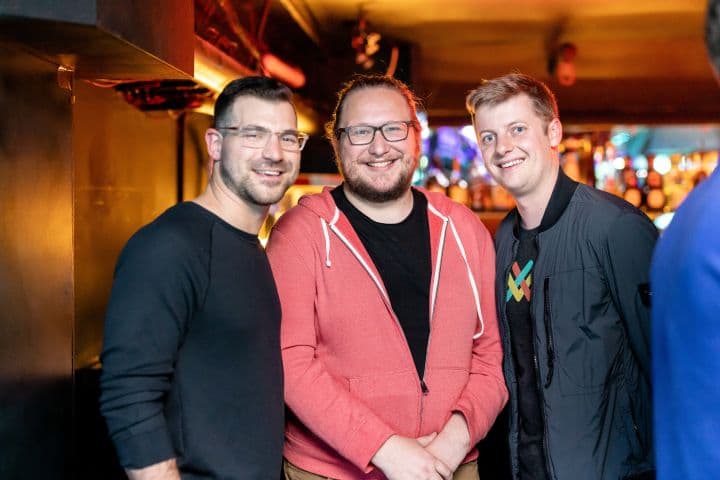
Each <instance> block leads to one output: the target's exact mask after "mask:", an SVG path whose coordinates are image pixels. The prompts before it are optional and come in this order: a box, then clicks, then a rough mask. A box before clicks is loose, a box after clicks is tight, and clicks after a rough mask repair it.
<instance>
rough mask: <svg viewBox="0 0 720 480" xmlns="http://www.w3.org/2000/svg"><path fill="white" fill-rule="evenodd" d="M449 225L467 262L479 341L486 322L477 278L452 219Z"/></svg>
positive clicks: (474, 337)
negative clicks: (481, 308)
mask: <svg viewBox="0 0 720 480" xmlns="http://www.w3.org/2000/svg"><path fill="white" fill-rule="evenodd" d="M448 223H450V230H452V233H453V237H454V238H455V243H456V244H457V246H458V250H460V256H462V259H463V261H464V262H465V268H466V269H467V275H468V280H469V281H470V288H471V289H472V292H473V300H475V311H476V312H477V316H478V326H479V327H480V329H479V330H478V332H477V333H475V335H473V340H477V339H478V338H480V337H481V336H482V334H483V333H485V322H483V316H482V311H481V310H480V294H479V293H478V288H477V284H476V283H475V278H474V277H473V274H472V270H470V263H469V262H468V259H467V255H466V254H465V247H464V246H463V244H462V241H461V240H460V235H458V233H457V230H456V229H455V224H454V223H453V221H452V219H450V218H448Z"/></svg>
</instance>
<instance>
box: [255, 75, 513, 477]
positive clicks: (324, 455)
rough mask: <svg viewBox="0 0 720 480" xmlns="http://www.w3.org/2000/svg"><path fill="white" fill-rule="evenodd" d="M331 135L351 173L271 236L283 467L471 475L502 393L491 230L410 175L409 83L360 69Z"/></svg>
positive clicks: (414, 125)
mask: <svg viewBox="0 0 720 480" xmlns="http://www.w3.org/2000/svg"><path fill="white" fill-rule="evenodd" d="M328 137H329V138H330V140H331V142H332V144H333V147H334V149H335V154H336V158H337V163H338V166H339V168H340V172H341V173H342V175H343V179H344V182H343V184H342V185H341V186H339V187H337V188H334V189H325V190H324V191H323V192H322V193H320V194H317V195H311V196H306V197H303V198H302V199H301V200H300V202H299V205H298V206H296V207H295V208H293V209H292V210H290V211H289V212H287V213H286V214H285V215H284V216H283V217H282V218H281V219H280V221H279V222H278V224H277V225H276V226H275V228H274V229H273V233H272V235H271V237H270V241H269V243H268V249H267V251H268V256H269V259H270V263H271V266H272V269H273V273H274V276H275V279H276V282H277V287H278V293H279V295H280V301H281V305H282V311H283V317H282V327H281V346H282V354H283V363H284V372H285V401H286V403H287V405H288V406H289V408H290V411H291V414H290V416H289V418H288V420H287V423H286V428H285V447H284V456H285V459H286V462H285V475H286V478H287V479H289V480H296V479H298V480H299V479H303V480H304V479H328V478H330V479H339V480H344V479H385V478H388V479H391V480H404V479H433V480H439V479H444V480H449V479H454V480H466V479H467V480H471V479H477V478H478V473H477V465H476V463H475V459H476V458H477V452H476V451H475V449H474V447H473V446H474V445H475V444H476V443H477V442H478V440H480V439H482V438H483V437H484V436H485V435H486V433H487V432H488V430H489V429H490V427H491V426H492V424H493V422H494V421H495V417H496V416H497V414H498V413H499V412H500V410H501V409H502V407H503V406H504V404H505V402H506V401H507V390H506V387H505V383H504V380H503V376H502V370H501V358H502V347H501V345H500V341H499V337H498V327H497V319H496V313H495V301H494V278H495V271H494V268H495V267H494V266H495V251H494V248H493V243H492V240H491V237H490V234H489V233H488V231H487V230H486V229H485V227H484V226H483V225H482V223H481V222H480V221H478V219H477V218H476V217H475V215H474V214H473V213H472V212H471V211H470V210H468V209H467V208H466V207H464V206H461V205H459V204H457V203H455V202H452V201H451V200H449V199H448V198H447V197H445V196H444V195H440V194H436V193H429V192H426V191H424V190H421V189H416V188H411V186H410V185H411V178H412V174H413V171H414V170H415V168H416V166H417V161H418V157H419V154H420V125H419V123H418V119H417V113H416V100H415V97H414V95H413V93H412V92H411V91H410V90H409V89H408V87H407V86H406V85H404V84H403V83H402V82H400V81H398V80H395V79H393V78H390V77H381V76H360V77H356V78H355V79H354V80H352V81H351V82H350V83H348V84H347V85H346V86H345V87H344V88H343V90H341V92H340V94H339V98H338V103H337V105H336V108H335V112H334V114H333V120H332V121H331V122H330V124H329V125H328Z"/></svg>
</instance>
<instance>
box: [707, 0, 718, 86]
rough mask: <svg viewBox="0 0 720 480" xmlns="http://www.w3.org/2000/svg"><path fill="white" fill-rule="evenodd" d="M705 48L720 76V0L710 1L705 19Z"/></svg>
mask: <svg viewBox="0 0 720 480" xmlns="http://www.w3.org/2000/svg"><path fill="white" fill-rule="evenodd" d="M705 47H706V48H707V51H708V55H709V56H710V61H711V62H712V64H713V67H715V71H716V72H717V74H718V75H720V0H708V6H707V15H706V17H705Z"/></svg>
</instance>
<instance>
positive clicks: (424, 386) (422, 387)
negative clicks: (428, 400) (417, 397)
mask: <svg viewBox="0 0 720 480" xmlns="http://www.w3.org/2000/svg"><path fill="white" fill-rule="evenodd" d="M420 388H421V389H422V393H423V395H427V394H428V393H430V390H429V389H428V387H427V385H426V384H425V380H420Z"/></svg>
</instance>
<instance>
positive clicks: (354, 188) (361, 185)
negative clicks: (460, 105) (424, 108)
mask: <svg viewBox="0 0 720 480" xmlns="http://www.w3.org/2000/svg"><path fill="white" fill-rule="evenodd" d="M408 120H414V121H416V120H417V119H416V118H415V116H414V115H413V112H412V111H411V109H410V107H409V106H408V103H407V100H406V99H405V97H404V96H403V95H402V94H401V93H400V92H398V91H397V90H395V89H392V88H388V87H384V86H379V87H367V88H360V89H358V90H355V91H353V92H351V93H349V94H348V96H347V97H346V99H345V102H344V104H343V107H342V114H341V116H340V122H339V124H338V128H347V127H348V126H356V125H366V126H372V127H379V126H381V125H384V124H386V123H388V122H398V121H399V122H402V121H408ZM337 142H338V146H337V149H338V156H339V167H340V171H341V173H342V175H343V177H344V179H345V186H346V188H347V190H349V192H348V194H349V196H352V195H355V196H357V197H359V198H361V199H363V200H366V201H370V202H374V203H382V202H388V201H392V200H397V199H398V198H401V197H402V196H403V195H407V194H409V192H410V184H411V180H412V175H413V172H414V171H415V168H416V167H417V159H418V155H419V153H420V142H419V136H418V132H417V130H416V128H414V127H412V126H411V127H410V129H409V131H408V136H407V138H406V139H405V140H400V141H396V142H388V141H387V140H385V138H384V137H383V135H382V134H381V132H380V131H379V130H378V131H376V132H375V138H374V139H373V141H372V142H371V143H369V144H367V145H352V144H351V143H350V141H349V139H348V138H347V134H345V133H343V134H342V135H341V136H340V138H339V139H338V140H337Z"/></svg>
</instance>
